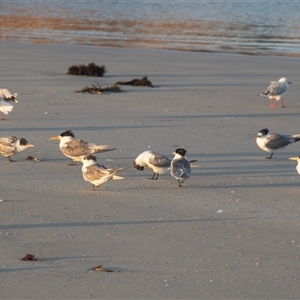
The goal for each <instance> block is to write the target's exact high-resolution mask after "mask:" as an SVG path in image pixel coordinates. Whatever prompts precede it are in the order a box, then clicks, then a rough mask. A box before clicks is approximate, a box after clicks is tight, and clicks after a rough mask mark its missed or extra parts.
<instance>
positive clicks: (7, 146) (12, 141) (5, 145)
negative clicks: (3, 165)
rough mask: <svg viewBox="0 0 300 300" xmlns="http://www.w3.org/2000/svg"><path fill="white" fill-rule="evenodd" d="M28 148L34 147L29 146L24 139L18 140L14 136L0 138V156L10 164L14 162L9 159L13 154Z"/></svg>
mask: <svg viewBox="0 0 300 300" xmlns="http://www.w3.org/2000/svg"><path fill="white" fill-rule="evenodd" d="M30 147H34V145H32V144H29V143H28V142H27V140H25V139H24V138H21V139H18V138H17V137H16V136H8V137H0V154H1V155H3V156H5V157H7V158H8V160H9V161H11V162H13V161H14V160H12V159H11V157H12V156H13V155H14V154H17V153H19V152H22V151H24V150H25V149H27V148H30Z"/></svg>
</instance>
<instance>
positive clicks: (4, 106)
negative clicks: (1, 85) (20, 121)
mask: <svg viewBox="0 0 300 300" xmlns="http://www.w3.org/2000/svg"><path fill="white" fill-rule="evenodd" d="M17 97H18V94H16V93H15V94H11V92H10V91H9V90H8V89H0V111H1V112H3V113H4V114H5V115H8V114H9V113H10V112H11V111H12V110H13V108H14V106H13V105H12V102H15V103H18V100H17ZM2 120H5V119H4V118H2Z"/></svg>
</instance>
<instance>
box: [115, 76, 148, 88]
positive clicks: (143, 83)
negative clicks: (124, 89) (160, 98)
mask: <svg viewBox="0 0 300 300" xmlns="http://www.w3.org/2000/svg"><path fill="white" fill-rule="evenodd" d="M115 84H119V85H125V84H126V85H132V86H149V87H153V85H152V82H151V81H150V80H148V78H147V76H145V77H142V78H141V79H132V80H130V81H119V82H116V83H115Z"/></svg>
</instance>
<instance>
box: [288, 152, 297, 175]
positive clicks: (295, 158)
mask: <svg viewBox="0 0 300 300" xmlns="http://www.w3.org/2000/svg"><path fill="white" fill-rule="evenodd" d="M289 160H295V161H296V162H297V166H296V170H297V172H298V174H299V175H300V155H299V156H296V157H290V158H289Z"/></svg>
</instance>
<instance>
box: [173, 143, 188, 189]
mask: <svg viewBox="0 0 300 300" xmlns="http://www.w3.org/2000/svg"><path fill="white" fill-rule="evenodd" d="M173 154H174V155H175V156H174V158H173V159H172V161H171V175H172V176H173V177H175V178H176V179H177V181H178V186H179V187H181V186H182V183H183V182H184V180H186V179H187V178H190V175H191V166H190V163H189V161H188V160H187V159H186V158H185V155H186V150H185V149H183V148H178V149H176V150H175V151H174V152H173Z"/></svg>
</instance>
